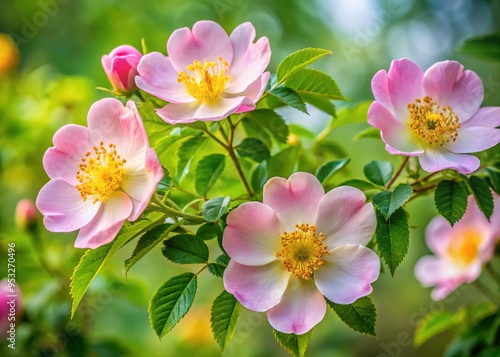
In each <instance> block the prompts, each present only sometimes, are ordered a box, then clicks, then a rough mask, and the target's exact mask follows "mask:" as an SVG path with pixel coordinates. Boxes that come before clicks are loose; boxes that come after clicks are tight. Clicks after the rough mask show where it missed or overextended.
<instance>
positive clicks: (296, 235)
mask: <svg viewBox="0 0 500 357" xmlns="http://www.w3.org/2000/svg"><path fill="white" fill-rule="evenodd" d="M280 238H281V245H282V247H283V249H282V250H280V251H279V252H278V253H276V257H277V258H281V259H282V261H281V262H282V264H283V266H285V268H287V270H288V271H289V272H291V273H292V274H293V275H294V276H295V277H296V278H302V279H305V280H309V279H310V276H311V275H312V274H313V273H314V272H315V271H316V270H318V269H319V267H320V266H321V265H323V264H324V262H323V260H322V258H323V255H324V254H330V252H329V251H328V249H327V247H326V245H325V243H323V241H324V239H325V237H324V235H323V233H319V235H316V227H315V226H313V225H309V224H298V225H297V226H296V229H295V230H294V231H293V232H291V233H287V232H284V233H283V234H281V235H280Z"/></svg>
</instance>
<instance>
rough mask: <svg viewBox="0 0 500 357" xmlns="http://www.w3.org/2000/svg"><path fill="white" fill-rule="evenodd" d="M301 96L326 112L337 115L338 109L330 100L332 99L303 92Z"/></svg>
mask: <svg viewBox="0 0 500 357" xmlns="http://www.w3.org/2000/svg"><path fill="white" fill-rule="evenodd" d="M301 97H302V98H303V99H304V101H305V102H306V103H309V104H311V105H313V106H315V107H316V108H318V109H319V110H321V111H323V112H325V113H326V114H330V115H331V116H333V117H335V116H336V115H337V110H336V109H335V105H334V104H333V103H332V102H330V99H328V98H326V97H320V96H319V95H314V94H308V93H303V94H301Z"/></svg>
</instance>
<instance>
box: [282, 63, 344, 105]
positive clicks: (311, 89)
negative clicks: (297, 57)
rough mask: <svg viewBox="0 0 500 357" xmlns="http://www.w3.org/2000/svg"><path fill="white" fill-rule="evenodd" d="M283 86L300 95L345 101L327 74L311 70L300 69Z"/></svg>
mask: <svg viewBox="0 0 500 357" xmlns="http://www.w3.org/2000/svg"><path fill="white" fill-rule="evenodd" d="M285 85H286V86H287V87H290V88H292V89H294V90H295V91H296V92H297V93H299V94H300V95H302V94H309V95H314V96H321V97H326V98H328V99H339V100H345V98H344V96H343V95H342V93H341V92H340V89H339V87H338V86H337V83H336V82H335V81H334V80H333V78H332V77H330V76H329V75H328V74H326V73H324V72H321V71H318V70H316V69H311V68H302V69H300V70H298V71H297V72H296V73H295V74H294V75H293V76H292V77H290V78H289V79H288V80H287V81H286V83H285Z"/></svg>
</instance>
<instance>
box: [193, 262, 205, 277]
mask: <svg viewBox="0 0 500 357" xmlns="http://www.w3.org/2000/svg"><path fill="white" fill-rule="evenodd" d="M207 267H208V264H205V265H204V266H203V267H202V268H201V269H200V270H198V272H197V273H196V274H195V275H196V276H198V275H199V274H200V273H201V272H202V271H203V270H205V269H206V268H207Z"/></svg>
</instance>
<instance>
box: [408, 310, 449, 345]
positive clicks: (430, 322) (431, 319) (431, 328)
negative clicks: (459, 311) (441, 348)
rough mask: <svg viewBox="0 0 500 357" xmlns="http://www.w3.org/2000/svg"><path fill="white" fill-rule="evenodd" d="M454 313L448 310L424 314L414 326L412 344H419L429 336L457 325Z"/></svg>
mask: <svg viewBox="0 0 500 357" xmlns="http://www.w3.org/2000/svg"><path fill="white" fill-rule="evenodd" d="M457 322H458V321H457V319H456V316H455V314H454V313H451V312H448V311H436V312H432V313H430V314H428V315H426V316H425V317H424V318H423V319H421V320H420V321H419V322H418V324H417V326H416V327H415V335H414V336H415V337H414V339H413V344H414V345H415V346H420V345H421V344H423V343H424V342H426V341H427V340H429V339H430V338H432V337H434V336H436V335H438V334H440V333H442V332H444V331H446V330H449V329H451V328H453V327H455V326H456V325H457Z"/></svg>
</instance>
